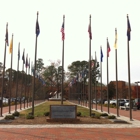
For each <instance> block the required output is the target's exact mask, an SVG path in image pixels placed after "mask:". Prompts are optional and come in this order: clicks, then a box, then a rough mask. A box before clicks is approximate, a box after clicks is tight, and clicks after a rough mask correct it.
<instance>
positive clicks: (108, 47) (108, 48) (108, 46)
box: [107, 40, 111, 57]
mask: <svg viewBox="0 0 140 140" xmlns="http://www.w3.org/2000/svg"><path fill="white" fill-rule="evenodd" d="M110 51H111V49H110V45H109V42H108V40H107V57H109V52H110Z"/></svg>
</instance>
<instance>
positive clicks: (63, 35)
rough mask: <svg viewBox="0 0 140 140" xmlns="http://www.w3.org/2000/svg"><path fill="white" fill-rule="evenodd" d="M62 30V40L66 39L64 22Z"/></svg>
mask: <svg viewBox="0 0 140 140" xmlns="http://www.w3.org/2000/svg"><path fill="white" fill-rule="evenodd" d="M61 32H62V40H64V39H65V32H64V22H63V23H62V27H61Z"/></svg>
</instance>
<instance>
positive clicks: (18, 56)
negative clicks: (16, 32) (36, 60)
mask: <svg viewBox="0 0 140 140" xmlns="http://www.w3.org/2000/svg"><path fill="white" fill-rule="evenodd" d="M18 60H20V43H19V46H18Z"/></svg>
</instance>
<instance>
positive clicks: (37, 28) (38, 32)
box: [35, 19, 40, 37]
mask: <svg viewBox="0 0 140 140" xmlns="http://www.w3.org/2000/svg"><path fill="white" fill-rule="evenodd" d="M35 32H36V35H37V37H38V35H39V34H40V27H39V23H38V19H37V20H36V31H35Z"/></svg>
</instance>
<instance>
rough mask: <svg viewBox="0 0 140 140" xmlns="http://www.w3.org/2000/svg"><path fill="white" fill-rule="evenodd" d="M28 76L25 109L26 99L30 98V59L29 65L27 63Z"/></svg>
mask: <svg viewBox="0 0 140 140" xmlns="http://www.w3.org/2000/svg"><path fill="white" fill-rule="evenodd" d="M28 75H29V76H28V77H29V79H28V82H29V83H28V86H27V87H28V92H27V96H28V98H27V108H28V99H29V97H30V96H29V86H30V58H29V63H28Z"/></svg>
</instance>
